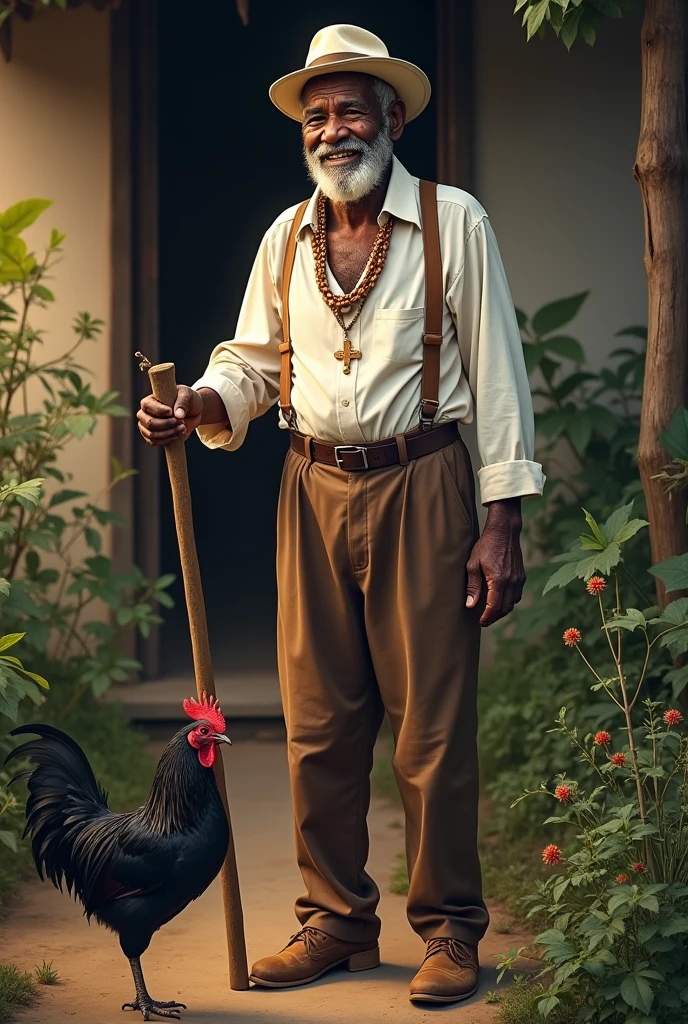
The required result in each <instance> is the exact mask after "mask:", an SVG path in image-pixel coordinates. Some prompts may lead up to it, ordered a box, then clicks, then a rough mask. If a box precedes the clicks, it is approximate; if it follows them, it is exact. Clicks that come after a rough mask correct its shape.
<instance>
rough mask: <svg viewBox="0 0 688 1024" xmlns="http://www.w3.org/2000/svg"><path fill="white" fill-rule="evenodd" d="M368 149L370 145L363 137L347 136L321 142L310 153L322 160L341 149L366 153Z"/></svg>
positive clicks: (341, 150)
mask: <svg viewBox="0 0 688 1024" xmlns="http://www.w3.org/2000/svg"><path fill="white" fill-rule="evenodd" d="M369 149H370V146H369V145H368V143H367V142H364V140H363V139H356V138H348V139H342V140H341V141H340V142H335V143H330V142H321V143H320V145H319V146H318V147H317V149H314V150H313V152H312V155H313V156H314V157H317V159H318V160H322V159H324V158H325V157H326V156H332V155H334V154H336V153H341V152H343V151H348V152H350V153H366V152H367V151H368V150H369Z"/></svg>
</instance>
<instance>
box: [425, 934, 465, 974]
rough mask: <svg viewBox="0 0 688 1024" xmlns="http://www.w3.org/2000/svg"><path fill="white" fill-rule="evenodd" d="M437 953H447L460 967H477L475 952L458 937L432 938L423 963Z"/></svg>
mask: <svg viewBox="0 0 688 1024" xmlns="http://www.w3.org/2000/svg"><path fill="white" fill-rule="evenodd" d="M436 953H446V954H447V956H448V957H449V958H450V960H453V961H454V963H455V964H458V966H459V967H472V968H475V953H474V951H473V949H472V948H471V946H469V945H468V943H467V942H460V941H459V940H458V939H444V938H439V939H430V940H429V941H428V947H427V950H426V953H425V959H424V960H423V963H425V961H426V960H429V959H430V957H431V956H435V954H436Z"/></svg>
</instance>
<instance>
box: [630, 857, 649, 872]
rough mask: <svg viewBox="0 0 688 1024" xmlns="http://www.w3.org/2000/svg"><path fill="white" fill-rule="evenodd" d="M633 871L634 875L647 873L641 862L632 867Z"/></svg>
mask: <svg viewBox="0 0 688 1024" xmlns="http://www.w3.org/2000/svg"><path fill="white" fill-rule="evenodd" d="M633 870H634V871H635V872H636V874H638V875H640V874H642V873H643V871H647V868H646V867H645V865H644V864H643V862H642V861H641V860H639V861H638V862H637V863H636V864H634V865H633Z"/></svg>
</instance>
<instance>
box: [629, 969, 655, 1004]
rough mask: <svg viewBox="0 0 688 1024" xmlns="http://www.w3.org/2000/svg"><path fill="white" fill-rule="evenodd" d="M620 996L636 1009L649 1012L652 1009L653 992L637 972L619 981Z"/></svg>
mask: <svg viewBox="0 0 688 1024" xmlns="http://www.w3.org/2000/svg"><path fill="white" fill-rule="evenodd" d="M621 997H622V999H625V1000H626V1002H627V1003H628V1005H629V1006H633V1007H634V1008H635V1009H636V1010H643V1011H644V1012H645V1013H649V1012H650V1010H651V1009H652V1002H653V1000H654V993H653V991H652V989H651V988H650V986H649V984H648V983H647V981H646V980H645V978H643V977H641V976H640V975H638V974H631V975H630V976H628V977H626V978H624V980H623V981H622V982H621Z"/></svg>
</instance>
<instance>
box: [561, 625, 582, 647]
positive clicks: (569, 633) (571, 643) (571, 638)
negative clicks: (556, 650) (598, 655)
mask: <svg viewBox="0 0 688 1024" xmlns="http://www.w3.org/2000/svg"><path fill="white" fill-rule="evenodd" d="M580 638H581V632H580V630H579V629H575V627H573V626H572V627H571V628H570V629H565V630H564V643H565V644H566V646H567V647H575V646H576V644H577V643H578V642H579V641H580Z"/></svg>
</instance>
